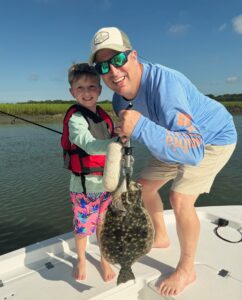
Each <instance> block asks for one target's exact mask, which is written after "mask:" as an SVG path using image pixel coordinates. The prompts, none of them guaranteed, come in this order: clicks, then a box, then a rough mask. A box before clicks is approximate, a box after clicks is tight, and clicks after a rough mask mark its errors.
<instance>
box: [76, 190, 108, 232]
mask: <svg viewBox="0 0 242 300" xmlns="http://www.w3.org/2000/svg"><path fill="white" fill-rule="evenodd" d="M70 196H71V201H72V210H73V213H74V217H73V226H74V232H75V234H77V235H79V236H80V235H82V236H88V235H92V234H93V233H94V232H95V230H96V227H97V225H100V224H101V223H102V221H103V218H104V216H105V212H106V210H107V209H108V206H109V204H110V203H111V194H110V193H108V192H102V193H87V194H83V193H74V192H70Z"/></svg>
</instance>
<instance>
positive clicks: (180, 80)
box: [89, 27, 237, 296]
mask: <svg viewBox="0 0 242 300" xmlns="http://www.w3.org/2000/svg"><path fill="white" fill-rule="evenodd" d="M89 63H90V64H94V65H95V68H96V70H97V71H98V73H99V74H100V75H101V77H102V79H103V81H104V83H105V84H106V85H107V86H108V87H109V88H110V89H112V90H113V91H114V95H113V107H114V110H115V112H116V113H117V114H119V120H120V128H119V130H118V133H119V135H120V136H121V137H122V136H127V137H131V138H132V139H134V140H137V141H139V142H141V143H143V144H144V145H146V147H147V148H148V149H149V151H150V152H151V154H152V155H153V158H152V160H151V162H150V164H149V166H148V167H147V168H146V169H145V170H143V172H142V174H141V178H140V180H139V181H140V182H141V183H142V185H143V198H144V205H145V207H146V208H147V210H148V212H149V213H150V216H151V218H152V221H153V224H154V227H155V232H156V235H155V241H154V247H159V248H164V247H168V246H169V238H168V235H167V232H166V228H165V224H164V220H163V216H162V209H163V207H162V201H161V199H160V196H159V194H158V191H159V189H160V188H161V187H162V186H163V185H164V184H165V183H167V182H168V181H169V180H173V184H172V186H171V191H170V203H171V206H172V208H173V210H174V214H175V218H176V225H177V234H178V239H179V242H180V260H179V262H178V264H177V267H176V270H175V271H174V273H172V274H171V275H170V276H169V277H167V278H166V279H165V280H164V281H162V282H161V284H160V286H159V287H158V291H159V292H160V294H161V295H163V296H174V295H177V294H179V293H180V292H181V291H182V290H183V289H184V288H185V287H186V286H187V285H189V284H190V283H191V282H193V281H194V280H195V279H196V273H195V267H194V261H195V254H196V247H197V242H198V238H199V230H200V223H199V220H198V217H197V214H196V210H195V207H194V204H195V202H196V199H197V198H198V196H199V195H200V194H201V193H209V191H210V188H211V186H212V183H213V181H214V178H215V176H216V175H217V174H218V172H219V171H220V170H221V169H222V168H223V167H224V165H225V164H226V163H227V161H228V160H229V158H230V156H231V155H232V153H233V151H234V149H235V145H236V140H237V135H236V130H235V127H234V123H233V118H232V116H231V115H230V114H229V113H228V111H227V110H226V109H225V107H224V106H223V105H221V104H219V103H218V102H216V101H214V100H212V99H210V98H208V97H206V96H205V95H203V94H202V93H200V92H199V91H198V90H197V88H196V87H195V86H194V85H193V84H192V83H191V82H190V81H189V80H188V79H187V78H186V77H185V76H184V75H183V74H181V73H179V72H177V71H175V70H172V69H169V68H166V67H164V66H161V65H153V64H151V63H140V62H139V61H138V58H137V52H136V51H135V50H133V49H132V46H131V43H130V41H129V39H128V37H127V36H126V34H125V33H124V32H122V31H121V30H120V29H118V28H115V27H108V28H101V29H100V30H99V31H98V32H97V33H96V34H95V35H94V38H93V40H92V53H91V56H90V59H89ZM129 102H132V104H133V109H132V110H125V108H126V107H127V105H128V103H129Z"/></svg>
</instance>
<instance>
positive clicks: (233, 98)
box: [0, 94, 242, 119]
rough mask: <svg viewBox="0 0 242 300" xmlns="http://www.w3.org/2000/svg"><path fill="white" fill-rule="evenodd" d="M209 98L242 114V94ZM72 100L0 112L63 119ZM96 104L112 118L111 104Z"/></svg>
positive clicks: (2, 107)
mask: <svg viewBox="0 0 242 300" xmlns="http://www.w3.org/2000/svg"><path fill="white" fill-rule="evenodd" d="M208 96H209V97H211V98H213V99H215V100H216V101H219V102H221V103H222V104H223V105H225V106H226V108H227V109H228V110H229V111H230V112H231V113H233V114H242V94H226V95H221V96H214V95H208ZM74 103H75V101H74V100H69V101H63V100H45V101H32V100H31V101H28V102H21V103H8V104H7V103H6V104H0V111H3V112H6V113H9V114H13V115H18V116H21V115H26V116H43V117H47V116H58V115H59V117H60V119H61V118H63V116H64V114H65V112H66V110H67V109H68V107H70V106H71V105H72V104H74ZM98 104H99V105H100V106H101V107H102V108H103V109H105V110H106V111H107V112H109V113H110V114H111V116H114V112H113V109H112V104H111V102H110V101H108V100H105V101H100V102H98Z"/></svg>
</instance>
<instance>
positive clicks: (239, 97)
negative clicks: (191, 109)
mask: <svg viewBox="0 0 242 300" xmlns="http://www.w3.org/2000/svg"><path fill="white" fill-rule="evenodd" d="M207 96H208V97H210V98H212V99H215V100H217V101H219V102H227V101H229V102H240V101H242V94H224V95H220V96H214V95H213V94H209V95H207Z"/></svg>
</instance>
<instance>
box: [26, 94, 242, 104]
mask: <svg viewBox="0 0 242 300" xmlns="http://www.w3.org/2000/svg"><path fill="white" fill-rule="evenodd" d="M207 96H208V97H210V98H212V99H214V100H217V101H219V102H242V94H224V95H219V96H214V95H213V94H208V95H207ZM75 102H76V101H75V100H60V99H56V100H41V101H34V100H29V101H27V102H21V104H23V103H47V104H48V103H50V104H55V103H56V104H72V103H75ZM98 103H103V104H105V103H110V100H102V101H98Z"/></svg>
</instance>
